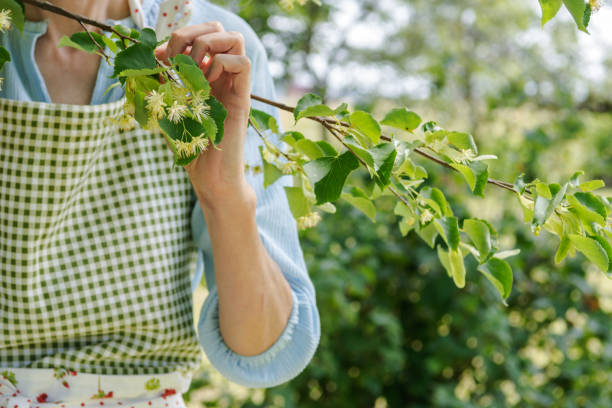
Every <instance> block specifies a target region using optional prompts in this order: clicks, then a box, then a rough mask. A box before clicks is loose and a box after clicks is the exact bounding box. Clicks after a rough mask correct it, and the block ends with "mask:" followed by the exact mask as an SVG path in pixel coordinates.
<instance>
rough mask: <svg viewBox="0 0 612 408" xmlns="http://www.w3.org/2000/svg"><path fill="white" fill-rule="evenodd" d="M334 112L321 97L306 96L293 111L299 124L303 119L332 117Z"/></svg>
mask: <svg viewBox="0 0 612 408" xmlns="http://www.w3.org/2000/svg"><path fill="white" fill-rule="evenodd" d="M333 114H334V111H333V109H332V108H330V107H329V106H326V105H324V104H323V99H321V97H320V96H319V95H315V94H306V95H304V96H303V97H302V98H301V99H300V100H299V101H298V103H297V105H296V107H295V110H294V111H293V117H294V118H295V121H296V122H297V121H298V120H300V119H301V118H304V117H308V116H332V115H333Z"/></svg>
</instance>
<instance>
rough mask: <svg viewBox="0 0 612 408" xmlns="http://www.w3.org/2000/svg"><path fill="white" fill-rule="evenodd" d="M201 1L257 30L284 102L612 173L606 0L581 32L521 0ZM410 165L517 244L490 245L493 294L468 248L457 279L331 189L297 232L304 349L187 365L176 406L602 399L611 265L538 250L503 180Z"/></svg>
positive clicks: (609, 364)
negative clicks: (308, 335)
mask: <svg viewBox="0 0 612 408" xmlns="http://www.w3.org/2000/svg"><path fill="white" fill-rule="evenodd" d="M217 2H218V3H219V4H221V5H223V6H224V7H227V8H229V9H231V10H234V11H240V14H241V16H242V17H243V18H245V19H246V20H247V21H248V22H249V23H250V24H251V26H252V27H253V28H254V30H255V31H256V33H257V34H258V35H259V36H260V38H261V39H262V41H263V43H264V45H265V46H266V49H267V51H268V55H269V59H270V69H271V71H272V73H273V75H274V77H275V80H276V86H277V92H278V94H279V99H280V100H282V101H284V102H287V103H290V104H293V103H295V101H296V100H297V99H298V98H299V97H300V96H302V95H303V94H305V93H307V92H315V93H318V94H320V95H323V96H324V97H325V99H326V102H327V103H329V104H331V105H332V106H335V105H336V104H337V103H336V102H340V101H347V102H350V103H351V104H352V105H353V106H355V107H357V108H364V109H367V110H370V109H371V111H372V112H373V113H374V115H375V116H376V117H377V118H382V117H383V116H384V113H385V112H387V111H388V110H389V109H390V108H391V107H395V106H406V107H407V108H408V109H411V110H414V111H415V112H417V113H419V114H420V115H421V116H422V117H424V118H428V119H434V120H436V121H437V122H438V123H440V125H441V126H443V127H444V128H449V129H457V130H461V131H467V132H470V133H472V134H473V135H474V137H475V139H476V142H477V143H478V145H479V147H480V150H481V152H483V153H484V154H495V155H497V156H498V157H499V160H497V161H495V162H493V163H492V164H493V166H492V169H491V177H493V178H497V179H503V180H506V181H510V182H512V181H514V180H515V179H516V177H517V176H518V175H519V174H521V173H525V174H526V175H527V179H530V180H531V179H533V178H535V177H541V178H543V179H545V180H547V181H549V182H560V181H561V180H567V179H568V178H569V177H570V176H571V175H572V173H573V172H574V171H575V170H578V169H582V170H584V171H585V176H586V177H587V178H588V179H597V178H601V179H603V180H604V181H605V182H606V184H608V185H612V144H611V143H610V140H611V136H612V115H611V113H612V77H611V76H610V75H609V73H610V69H611V68H612V24H610V22H611V21H612V5H607V6H604V8H602V9H601V10H600V11H599V12H598V13H596V14H594V15H593V17H592V20H591V25H590V27H589V31H590V32H591V35H587V34H584V33H582V32H580V31H578V30H576V26H575V25H574V24H573V22H572V21H571V17H570V16H569V13H567V11H566V10H565V9H563V10H562V11H561V13H560V15H559V16H558V18H556V19H554V20H553V21H551V22H550V23H548V24H547V25H546V26H545V27H544V28H542V27H541V25H540V10H539V6H538V3H537V2H536V1H534V0H499V1H494V2H492V1H490V0H453V1H448V0H337V1H331V0H330V1H324V2H323V5H322V6H317V5H315V4H312V3H308V4H307V5H306V6H304V7H296V8H295V9H294V10H293V11H292V12H287V11H285V10H283V9H281V8H280V7H279V5H278V3H277V0H250V1H229V0H228V1H217ZM283 115H284V114H283ZM283 119H284V121H283V128H284V129H285V130H290V129H292V120H291V118H290V117H289V116H283ZM300 126H302V127H303V126H312V127H310V128H309V130H310V134H312V132H313V131H314V132H319V133H320V134H321V138H327V136H326V135H325V133H324V132H323V130H320V129H319V128H317V127H316V124H300ZM330 142H331V141H330ZM419 164H421V165H423V166H424V167H426V169H427V170H428V172H429V174H430V178H431V181H432V183H434V184H435V185H443V186H445V188H444V191H445V194H446V195H447V198H448V199H449V200H450V201H451V203H452V204H453V208H454V209H455V212H456V213H457V215H458V216H459V217H460V218H461V217H463V216H466V215H468V214H478V215H479V216H480V217H482V218H486V219H487V220H488V221H490V222H491V223H492V224H493V226H494V227H495V228H496V229H497V230H498V232H499V234H500V241H501V242H502V244H503V246H504V247H517V248H520V249H521V254H520V255H519V256H515V257H513V258H510V259H509V260H508V261H509V262H510V263H511V266H512V269H513V271H514V286H513V289H512V294H511V296H510V298H509V299H508V300H507V303H508V306H507V307H506V306H504V305H503V304H502V302H500V299H499V295H498V294H497V293H496V291H495V289H494V288H493V286H492V285H491V284H490V283H489V282H488V281H487V280H486V279H485V278H484V276H482V275H481V274H479V273H477V272H476V271H475V269H476V268H475V264H474V265H470V264H469V262H470V261H471V259H470V261H468V264H467V270H468V277H467V284H466V287H465V288H464V289H458V288H457V287H456V286H455V285H454V283H453V281H452V280H451V279H449V278H448V276H447V274H446V272H445V271H444V269H443V268H442V266H441V265H440V263H439V261H438V259H437V256H436V253H435V251H434V250H432V249H431V248H429V247H428V246H427V245H426V244H425V243H424V242H423V241H422V240H420V239H418V238H417V237H416V236H414V234H411V235H408V236H407V237H402V236H401V234H400V232H399V229H398V228H397V219H396V217H395V216H394V215H393V211H392V210H393V206H394V204H395V200H394V199H392V198H389V197H381V198H380V199H379V200H378V201H377V205H378V206H379V207H384V206H385V204H386V203H388V205H387V207H388V208H386V210H387V211H379V213H378V214H377V222H376V223H375V224H374V223H372V222H370V220H369V219H368V218H367V217H366V216H365V215H363V214H362V213H360V212H359V211H358V210H356V209H355V208H354V207H351V206H349V205H342V202H338V203H337V207H338V211H337V213H336V214H325V215H324V218H323V221H322V222H321V223H320V224H319V225H317V226H316V227H315V228H313V229H310V230H305V231H302V232H300V239H301V243H302V247H303V250H304V254H305V258H306V262H307V265H308V269H309V273H310V276H311V277H312V280H313V282H314V284H315V287H316V289H317V304H318V307H319V311H320V315H321V325H322V337H321V343H320V346H319V348H318V350H317V353H316V355H315V356H314V358H313V360H312V362H311V364H310V365H309V366H308V368H307V369H306V370H305V371H304V372H303V373H302V374H300V375H299V376H298V377H297V378H295V379H294V380H293V381H291V382H289V383H287V384H284V385H282V386H279V387H275V388H271V389H268V390H251V389H245V388H242V387H239V386H236V385H234V384H231V383H229V382H227V381H225V380H223V378H222V377H221V376H220V375H219V374H218V373H216V372H215V371H214V369H213V368H212V367H211V366H210V365H209V364H208V363H205V364H204V366H203V368H202V371H201V373H200V374H199V375H198V376H197V378H195V379H194V382H193V384H192V387H191V390H190V391H189V393H188V394H187V395H186V399H187V400H188V401H189V405H190V407H201V406H206V407H263V406H265V407H304V408H308V407H317V408H326V407H330V408H331V407H333V408H344V407H351V408H356V407H357V408H359V407H376V408H383V407H432V406H435V407H481V406H482V407H512V406H517V407H610V406H612V387H610V383H611V382H612V332H611V330H610V318H611V317H612V280H608V279H607V278H606V277H605V275H604V274H603V273H602V272H601V271H599V270H597V268H596V267H595V266H593V265H592V264H590V263H588V262H587V261H586V260H585V258H584V257H583V256H582V255H577V256H576V257H575V258H572V259H566V260H565V261H564V262H563V263H562V264H561V265H555V264H554V261H553V259H554V254H555V251H556V248H557V246H558V239H557V238H554V237H552V236H551V235H550V234H548V233H547V232H542V234H540V235H539V236H538V237H534V235H533V234H532V233H531V232H530V231H528V229H527V227H525V225H524V224H523V223H522V212H521V208H520V206H519V205H518V203H517V202H516V200H515V199H514V198H513V197H512V193H510V192H507V191H503V190H494V187H492V186H488V187H487V192H488V193H487V195H486V198H484V199H483V198H479V197H475V196H473V195H471V193H470V192H469V189H468V188H467V186H466V185H465V182H464V181H463V179H461V178H460V177H461V176H460V175H458V174H456V173H453V172H450V171H448V170H446V169H444V168H441V167H437V166H436V165H435V164H430V163H429V162H427V161H425V160H423V161H422V162H421V163H419ZM602 194H603V195H606V193H602ZM607 195H608V196H610V192H609V191H608V192H607ZM385 200H387V201H385ZM205 293H206V292H205V289H204V288H203V287H202V288H199V289H198V290H197V292H196V297H195V303H196V308H195V310H196V311H197V310H199V307H198V305H200V304H201V303H202V301H203V299H204V297H205ZM196 319H197V316H196Z"/></svg>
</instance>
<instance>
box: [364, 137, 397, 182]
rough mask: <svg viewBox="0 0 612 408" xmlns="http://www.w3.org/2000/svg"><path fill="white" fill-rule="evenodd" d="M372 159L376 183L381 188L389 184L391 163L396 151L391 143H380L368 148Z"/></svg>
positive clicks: (393, 161)
mask: <svg viewBox="0 0 612 408" xmlns="http://www.w3.org/2000/svg"><path fill="white" fill-rule="evenodd" d="M369 151H370V153H371V154H372V158H373V159H374V169H375V170H376V183H377V184H378V186H379V187H380V188H381V189H383V188H384V187H386V186H388V185H389V182H390V178H391V171H392V170H393V163H395V156H396V155H397V151H396V150H395V147H394V146H393V144H392V143H380V144H379V145H377V146H375V147H373V148H372V149H370V150H369Z"/></svg>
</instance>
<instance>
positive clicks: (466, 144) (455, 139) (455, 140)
mask: <svg viewBox="0 0 612 408" xmlns="http://www.w3.org/2000/svg"><path fill="white" fill-rule="evenodd" d="M446 137H447V139H448V142H449V143H450V144H452V145H453V146H455V147H457V148H458V149H465V150H471V151H473V152H474V154H478V147H476V143H475V142H474V138H473V137H472V135H470V134H469V133H462V132H449V133H448V134H447V135H446Z"/></svg>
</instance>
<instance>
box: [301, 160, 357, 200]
mask: <svg viewBox="0 0 612 408" xmlns="http://www.w3.org/2000/svg"><path fill="white" fill-rule="evenodd" d="M358 167H359V161H357V159H356V158H355V156H353V153H351V152H348V151H347V152H344V153H343V154H341V155H339V156H336V157H329V156H325V157H320V158H318V159H316V160H313V161H311V162H308V163H306V164H305V165H304V171H305V172H306V174H307V175H308V177H309V178H310V180H311V182H312V183H313V184H314V186H315V195H316V196H317V202H316V204H323V203H325V202H328V201H335V200H337V199H338V198H339V197H340V194H341V193H342V188H343V187H344V183H345V182H346V179H347V177H348V175H349V174H350V173H351V172H352V171H353V170H355V169H357V168H358Z"/></svg>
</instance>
